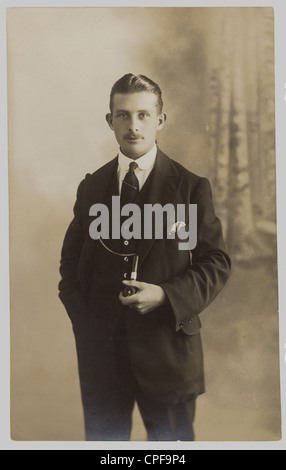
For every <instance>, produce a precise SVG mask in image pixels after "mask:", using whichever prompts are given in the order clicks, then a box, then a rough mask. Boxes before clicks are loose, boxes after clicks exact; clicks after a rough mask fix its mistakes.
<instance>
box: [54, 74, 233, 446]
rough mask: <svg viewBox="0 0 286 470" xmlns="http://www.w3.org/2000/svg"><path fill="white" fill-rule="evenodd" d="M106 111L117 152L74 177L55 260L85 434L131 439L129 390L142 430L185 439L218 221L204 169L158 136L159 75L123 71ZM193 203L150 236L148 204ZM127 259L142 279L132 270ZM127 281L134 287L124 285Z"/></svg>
mask: <svg viewBox="0 0 286 470" xmlns="http://www.w3.org/2000/svg"><path fill="white" fill-rule="evenodd" d="M106 119H107V122H108V124H109V126H110V128H111V129H112V131H114V133H115V137H116V139H117V142H118V144H119V154H118V156H117V157H116V158H115V159H113V160H112V161H111V162H109V163H107V164H106V165H104V166H103V167H102V168H100V169H99V170H97V171H96V172H95V173H93V174H88V175H86V177H85V179H84V180H83V181H82V182H81V183H80V185H79V188H78V192H77V199H76V203H75V206H74V218H73V221H72V222H71V224H70V226H69V228H68V230H67V233H66V236H65V239H64V244H63V248H62V257H61V267H60V272H61V276H62V279H61V281H60V284H59V290H60V294H59V295H60V298H61V300H62V302H63V303H64V305H65V307H66V310H67V312H68V314H69V316H70V318H71V321H72V325H73V330H74V334H75V339H76V347H77V355H78V367H79V376H80V385H81V393H82V402H83V408H84V417H85V429H86V439H87V440H110V441H112V440H128V439H129V438H130V430H131V424H132V423H131V416H132V410H133V407H134V403H135V401H136V402H137V404H138V407H139V410H140V412H141V415H142V419H143V422H144V424H145V427H146V430H147V433H148V440H158V441H161V440H162V441H163V440H193V439H194V432H193V421H194V415H195V400H196V398H197V396H198V395H200V394H202V393H204V371H203V351H202V344H201V337H200V326H201V324H200V319H199V313H200V312H201V311H202V310H204V309H205V308H206V307H207V306H208V305H209V303H210V302H211V301H212V300H213V299H214V298H215V297H216V295H217V294H218V293H219V292H220V291H221V289H222V288H223V286H224V284H225V283H226V281H227V279H228V277H229V273H230V260H229V257H228V255H227V254H226V253H225V248H224V242H223V237H222V230H221V224H220V222H219V220H218V219H217V217H216V215H215V212H214V209H213V204H212V198H211V190H210V185H209V182H208V180H207V179H205V178H201V177H198V176H196V175H194V174H193V173H191V172H189V171H188V170H186V169H185V168H184V167H182V166H181V165H180V164H178V163H177V162H175V161H174V160H171V159H170V158H168V157H167V156H166V155H164V154H163V153H162V152H161V150H159V149H158V147H157V145H156V136H157V132H158V131H160V130H161V129H162V128H163V126H164V124H165V121H166V115H165V114H164V113H163V102H162V95H161V90H160V88H159V86H158V85H157V84H156V83H154V82H153V81H152V80H150V79H149V78H147V77H144V76H142V75H139V76H134V75H132V74H127V75H125V76H124V77H122V78H121V79H119V80H118V81H117V82H116V83H115V85H114V86H113V88H112V91H111V95H110V113H109V114H108V115H107V116H106ZM115 202H116V204H117V205H115ZM127 204H131V206H130V205H127ZM134 205H136V207H138V208H139V212H140V214H141V216H140V218H139V219H138V218H137V219H136V220H135V219H132V220H133V226H132V224H130V219H129V225H128V218H127V217H128V216H129V215H130V209H132V208H133V210H134ZM191 205H194V206H195V207H197V214H196V220H191V217H189V219H190V220H188V216H186V217H184V218H183V220H181V219H182V217H180V219H179V220H175V221H174V223H173V224H172V225H171V229H170V227H168V223H167V222H168V220H167V221H166V217H165V219H164V218H161V219H160V220H161V222H162V227H161V230H159V232H160V236H158V232H156V229H157V228H158V227H155V229H154V230H153V229H152V230H151V235H150V231H149V232H148V230H147V231H146V222H145V219H144V216H143V214H144V209H145V208H147V207H148V208H149V209H150V207H151V208H154V209H155V208H158V207H160V208H163V210H164V209H167V208H169V209H170V208H172V207H185V208H186V209H188V208H189V207H194V206H191ZM104 208H106V211H105V212H104V211H103V209H104ZM115 208H116V210H115ZM99 209H101V210H102V211H103V212H102V214H103V215H102V214H101V219H100V222H99V217H98V213H99V212H100V210H99ZM131 212H132V211H131ZM186 213H187V214H191V212H188V210H186ZM120 214H121V218H120V220H119V217H120ZM180 214H181V213H180ZM151 220H152V219H151ZM158 220H159V218H158ZM134 221H135V222H134ZM136 221H137V225H140V227H139V232H140V233H139V234H138V230H137V229H138V227H134V225H136ZM119 222H120V223H119ZM139 222H140V224H139ZM141 222H142V224H141ZM144 222H145V227H144ZM126 223H127V226H128V229H126V225H124V224H126ZM148 223H150V219H149V222H148ZM93 224H95V225H93ZM105 224H106V226H105V228H104V227H103V226H104V225H105ZM181 224H183V227H184V231H183V233H184V234H185V235H186V234H187V233H188V230H189V233H190V231H191V230H193V229H192V227H193V228H194V227H197V233H196V243H195V244H194V246H192V247H191V248H190V249H186V246H188V245H184V247H185V248H183V249H182V246H180V243H181V236H180V228H179V227H181V226H182V225H181ZM118 227H121V230H120V229H118ZM148 228H149V227H148ZM159 229H160V227H159ZM107 232H108V233H107ZM147 232H148V233H147ZM134 234H137V236H135V235H134ZM132 235H133V236H132ZM144 235H145V236H144ZM136 257H138V258H136ZM134 259H137V260H138V263H137V266H138V270H137V272H138V279H137V280H130V278H131V274H132V271H134V265H133V263H134ZM126 286H129V287H130V286H132V287H135V293H133V294H132V295H129V296H124V295H123V293H122V291H123V288H124V287H126Z"/></svg>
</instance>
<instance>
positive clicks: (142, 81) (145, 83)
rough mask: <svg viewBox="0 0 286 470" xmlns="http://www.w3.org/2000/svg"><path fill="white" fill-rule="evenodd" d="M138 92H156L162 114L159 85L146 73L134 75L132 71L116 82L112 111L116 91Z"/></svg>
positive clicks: (158, 107)
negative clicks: (146, 75)
mask: <svg viewBox="0 0 286 470" xmlns="http://www.w3.org/2000/svg"><path fill="white" fill-rule="evenodd" d="M138 92H147V93H154V95H156V96H157V109H158V114H162V111H163V100H162V92H161V89H160V87H159V85H157V83H155V82H153V80H151V79H150V78H148V77H145V75H133V74H132V73H127V74H126V75H124V76H123V77H121V78H120V79H119V80H117V82H115V83H114V85H113V87H112V89H111V93H110V102H109V107H110V111H111V112H112V108H113V96H114V95H115V93H123V94H127V93H138Z"/></svg>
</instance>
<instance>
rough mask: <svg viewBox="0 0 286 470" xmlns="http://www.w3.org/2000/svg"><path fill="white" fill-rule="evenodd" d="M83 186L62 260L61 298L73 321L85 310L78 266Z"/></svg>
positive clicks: (80, 189)
mask: <svg viewBox="0 0 286 470" xmlns="http://www.w3.org/2000/svg"><path fill="white" fill-rule="evenodd" d="M83 186H84V181H82V182H81V183H80V185H79V187H78V190H77V197H76V202H75V205H74V209H73V212H74V217H73V220H72V222H71V223H70V225H69V227H68V229H67V232H66V234H65V237H64V241H63V246H62V250H61V260H60V275H61V280H60V282H59V297H60V299H61V301H62V302H63V304H64V306H65V308H66V310H67V313H68V315H69V316H70V318H71V319H74V318H75V317H76V316H77V315H78V314H80V313H81V312H82V311H83V310H84V308H85V301H84V298H83V296H82V294H81V292H80V286H79V282H78V264H79V258H80V254H81V250H82V246H83V240H84V236H83V228H82V193H83Z"/></svg>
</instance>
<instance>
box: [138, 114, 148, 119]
mask: <svg viewBox="0 0 286 470" xmlns="http://www.w3.org/2000/svg"><path fill="white" fill-rule="evenodd" d="M148 116H149V114H148V113H140V114H139V118H140V119H144V118H146V117H148Z"/></svg>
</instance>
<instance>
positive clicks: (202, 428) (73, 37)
mask: <svg viewBox="0 0 286 470" xmlns="http://www.w3.org/2000/svg"><path fill="white" fill-rule="evenodd" d="M7 38H8V113H9V115H8V123H9V197H10V265H11V272H10V283H11V284H10V285H11V427H12V437H13V439H15V440H24V441H25V440H26V441H29V440H34V441H37V440H41V441H49V440H52V441H58V440H61V441H68V440H74V441H81V440H83V439H84V430H83V416H82V409H81V401H80V391H79V382H78V374H77V363H76V354H75V345H74V339H73V334H72V330H71V324H70V321H69V319H68V317H67V315H66V313H65V311H64V308H63V306H62V304H61V302H60V301H59V299H58V291H57V284H58V281H59V272H58V270H59V259H60V250H61V246H62V241H63V237H64V233H65V231H66V228H67V226H68V224H69V222H70V220H71V218H72V208H73V204H74V201H75V195H76V189H77V186H78V184H79V182H80V181H81V180H82V179H83V177H84V176H85V174H86V173H87V172H93V171H95V170H96V169H97V168H99V167H100V166H102V165H103V164H104V163H106V162H107V161H109V160H111V159H112V158H113V157H114V156H115V155H116V153H117V144H116V142H115V139H114V136H113V134H112V132H111V131H110V129H109V128H108V126H107V124H106V121H105V114H106V113H107V112H108V103H109V93H110V89H111V86H112V85H113V83H114V82H115V81H116V80H117V79H118V78H119V77H121V76H122V75H124V74H125V73H128V72H132V73H135V74H137V73H142V74H144V75H147V76H149V77H151V78H152V79H153V80H155V81H156V82H158V83H159V85H160V86H161V88H162V91H163V100H164V107H165V112H166V113H167V116H168V119H167V123H166V125H165V127H164V129H163V130H162V131H161V132H160V133H159V137H158V144H159V146H160V148H161V149H162V150H163V151H164V152H165V153H167V154H168V155H169V156H170V157H172V158H174V159H176V160H178V161H179V162H180V163H182V164H183V165H185V166H186V167H187V168H188V169H190V170H191V171H193V172H194V173H197V174H199V175H201V176H206V177H207V178H209V180H210V182H211V185H212V189H213V198H214V202H215V206H216V212H217V215H218V216H219V217H220V219H221V221H222V223H223V229H224V235H225V240H226V244H227V249H228V252H229V253H230V256H231V258H232V261H233V270H232V275H231V278H230V280H229V282H228V284H227V286H226V287H225V289H224V290H223V292H222V293H221V294H220V295H219V297H218V298H217V299H215V301H214V302H213V303H212V304H211V305H210V307H209V308H208V309H207V310H205V311H204V312H203V313H202V314H201V319H202V323H203V329H202V339H203V343H204V354H205V369H206V393H205V394H204V395H202V396H201V397H199V399H198V407H197V413H196V422H195V425H196V439H197V440H198V441H230V440H231V441H259V440H278V439H280V394H279V387H280V384H279V356H278V352H279V344H278V339H279V337H278V332H279V325H278V313H277V310H278V307H277V259H276V219H275V217H276V202H275V191H276V189H275V122H274V112H275V108H274V104H275V103H274V96H275V92H274V17H273V10H272V9H271V8H143V7H136V8H10V9H8V13H7ZM145 439H146V436H145V431H144V428H143V425H142V423H141V418H140V416H139V414H138V412H137V409H136V407H135V409H134V425H133V431H132V440H138V441H144V440H145Z"/></svg>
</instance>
